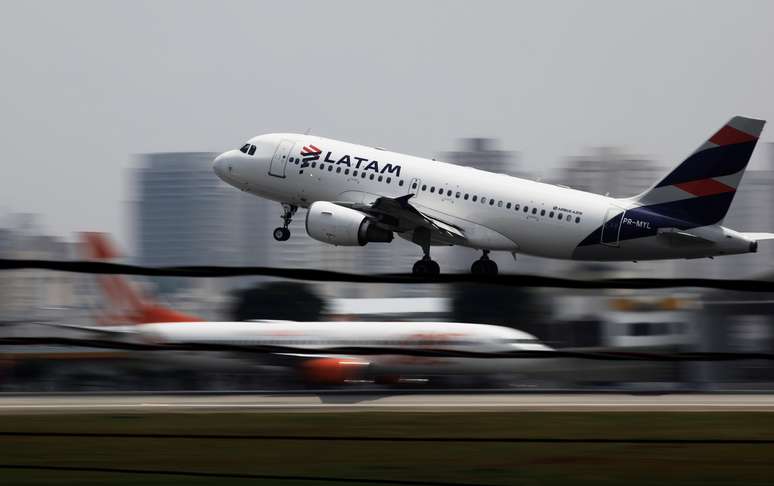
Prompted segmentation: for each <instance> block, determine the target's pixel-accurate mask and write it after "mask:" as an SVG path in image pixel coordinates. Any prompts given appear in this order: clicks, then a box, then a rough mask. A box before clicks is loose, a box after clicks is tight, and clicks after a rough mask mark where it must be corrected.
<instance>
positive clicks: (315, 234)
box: [306, 201, 393, 246]
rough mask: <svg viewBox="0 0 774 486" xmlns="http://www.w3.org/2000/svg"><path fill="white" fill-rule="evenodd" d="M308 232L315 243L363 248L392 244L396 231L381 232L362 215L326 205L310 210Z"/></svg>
mask: <svg viewBox="0 0 774 486" xmlns="http://www.w3.org/2000/svg"><path fill="white" fill-rule="evenodd" d="M306 232H307V233H309V236H311V237H312V238H314V239H315V240H318V241H322V242H323V243H328V244H330V245H337V246H358V245H359V246H363V245H365V244H366V243H389V242H391V241H392V238H393V235H392V231H390V230H386V229H383V228H379V227H378V226H377V225H376V222H375V221H374V220H372V219H371V218H369V217H368V216H366V215H364V214H363V213H361V212H360V211H355V210H354V209H349V208H345V207H343V206H339V205H337V204H333V203H330V202H326V201H318V202H315V203H312V205H311V206H309V211H308V212H307V213H306Z"/></svg>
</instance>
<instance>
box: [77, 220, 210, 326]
mask: <svg viewBox="0 0 774 486" xmlns="http://www.w3.org/2000/svg"><path fill="white" fill-rule="evenodd" d="M81 241H82V243H83V250H84V257H85V258H87V259H90V260H99V261H109V260H113V259H115V258H118V256H119V253H118V251H117V250H116V249H115V247H114V246H113V244H112V242H111V241H110V239H109V238H108V236H107V235H106V234H104V233H82V234H81ZM97 284H98V286H99V289H100V292H101V294H102V296H103V298H104V299H105V304H106V308H105V309H104V310H103V312H102V313H101V314H100V315H99V316H98V319H97V320H98V322H100V323H103V324H111V325H126V324H142V323H149V322H196V321H201V320H202V319H200V318H198V317H195V316H191V315H187V314H184V313H182V312H178V311H176V310H173V309H169V308H167V307H164V306H162V305H160V304H158V303H156V302H154V301H153V300H152V299H150V298H148V297H146V296H144V295H143V294H142V292H141V291H140V290H138V289H137V288H136V287H134V286H133V285H132V283H131V282H129V281H128V280H126V279H125V278H124V277H122V276H120V275H98V276H97Z"/></svg>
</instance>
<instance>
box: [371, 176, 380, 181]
mask: <svg viewBox="0 0 774 486" xmlns="http://www.w3.org/2000/svg"><path fill="white" fill-rule="evenodd" d="M371 179H373V176H371ZM378 180H379V182H382V176H379V179H378Z"/></svg>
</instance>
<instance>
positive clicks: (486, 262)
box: [470, 250, 499, 275]
mask: <svg viewBox="0 0 774 486" xmlns="http://www.w3.org/2000/svg"><path fill="white" fill-rule="evenodd" d="M498 272H499V269H498V268H497V263H496V262H495V261H494V260H490V259H489V251H488V250H484V255H483V256H482V257H481V258H479V259H478V260H476V261H475V262H473V265H471V266H470V273H472V274H473V275H497V274H498Z"/></svg>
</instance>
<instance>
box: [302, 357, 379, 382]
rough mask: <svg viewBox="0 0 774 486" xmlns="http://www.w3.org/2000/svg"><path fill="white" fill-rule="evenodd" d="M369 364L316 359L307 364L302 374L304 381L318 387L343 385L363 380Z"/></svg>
mask: <svg viewBox="0 0 774 486" xmlns="http://www.w3.org/2000/svg"><path fill="white" fill-rule="evenodd" d="M368 365H369V364H368V362H366V361H357V360H354V359H339V358H316V359H311V360H309V361H307V362H305V363H304V364H303V365H302V368H301V372H302V375H303V377H304V379H305V380H306V381H307V382H309V383H313V384H317V385H343V384H344V383H346V382H347V381H349V380H357V379H362V378H363V377H364V375H365V373H366V371H367V369H368Z"/></svg>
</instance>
